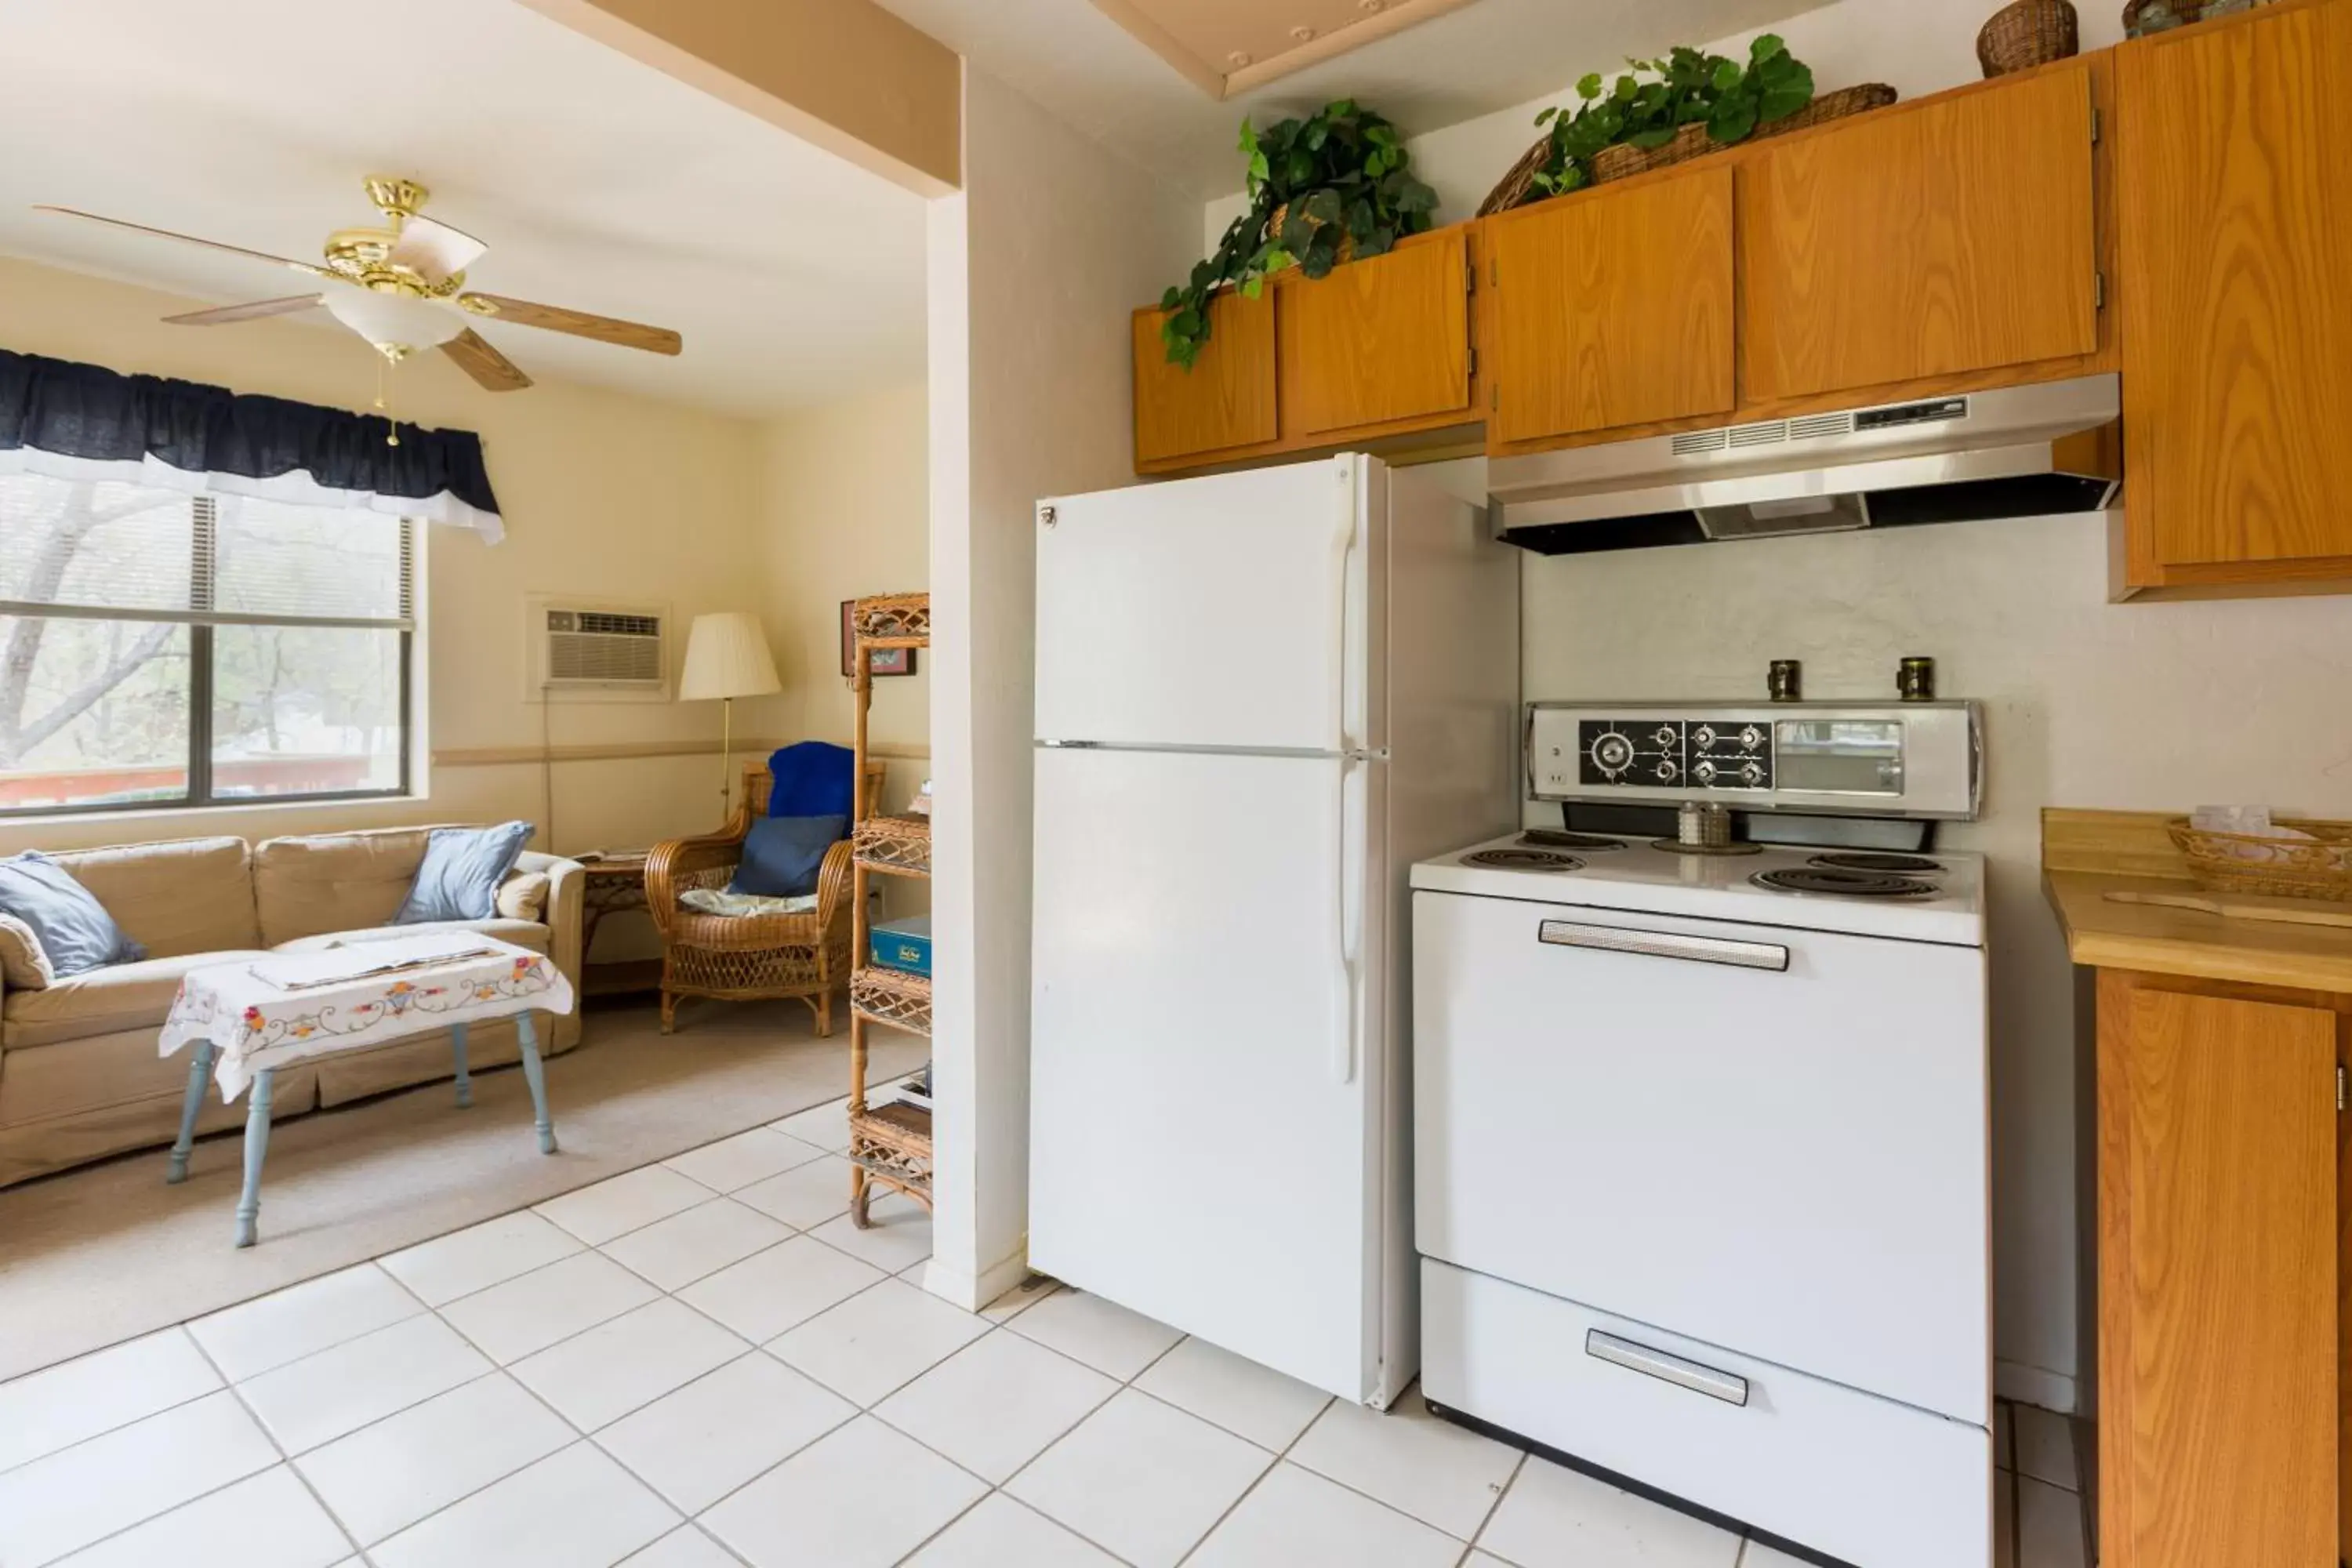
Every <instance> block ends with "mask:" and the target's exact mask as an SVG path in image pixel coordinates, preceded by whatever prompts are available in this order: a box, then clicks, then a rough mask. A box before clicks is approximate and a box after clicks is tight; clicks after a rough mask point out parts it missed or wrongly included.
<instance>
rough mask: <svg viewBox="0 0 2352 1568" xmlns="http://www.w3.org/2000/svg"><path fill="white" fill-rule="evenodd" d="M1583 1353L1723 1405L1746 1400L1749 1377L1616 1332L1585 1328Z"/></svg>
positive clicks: (1736, 1403) (1740, 1403) (1737, 1403)
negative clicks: (1628, 1338) (1661, 1349)
mask: <svg viewBox="0 0 2352 1568" xmlns="http://www.w3.org/2000/svg"><path fill="white" fill-rule="evenodd" d="M1584 1353H1585V1354H1586V1355H1589V1356H1593V1357H1595V1358H1597V1359H1599V1360H1601V1361H1605V1362H1607V1363H1610V1364H1611V1365H1612V1366H1622V1367H1623V1368H1624V1369H1625V1370H1626V1371H1628V1372H1638V1373H1642V1374H1643V1375H1644V1376H1646V1377H1654V1378H1656V1379H1658V1380H1659V1381H1660V1382H1662V1383H1671V1384H1674V1385H1675V1387H1676V1388H1687V1389H1689V1390H1690V1391H1691V1392H1692V1393H1693V1394H1706V1396H1707V1397H1708V1398H1709V1399H1720V1400H1722V1401H1723V1402H1724V1403H1725V1404H1726V1405H1746V1404H1747V1403H1748V1380H1747V1379H1746V1378H1744V1377H1735V1376H1733V1375H1732V1374H1731V1373H1727V1372H1717V1371H1716V1370H1715V1368H1713V1367H1711V1366H1701V1365H1700V1364H1699V1363H1696V1362H1695V1361H1685V1360H1684V1359H1683V1358H1682V1357H1680V1356H1678V1355H1668V1354H1667V1353H1666V1352H1664V1351H1654V1350H1652V1349H1650V1348H1649V1347H1648V1346H1646V1345H1637V1344H1635V1343H1634V1342H1633V1341H1631V1340H1621V1339H1619V1338H1618V1337H1617V1336H1616V1335H1615V1334H1604V1333H1602V1332H1601V1331H1600V1330H1599V1329H1587V1330H1586V1331H1584Z"/></svg>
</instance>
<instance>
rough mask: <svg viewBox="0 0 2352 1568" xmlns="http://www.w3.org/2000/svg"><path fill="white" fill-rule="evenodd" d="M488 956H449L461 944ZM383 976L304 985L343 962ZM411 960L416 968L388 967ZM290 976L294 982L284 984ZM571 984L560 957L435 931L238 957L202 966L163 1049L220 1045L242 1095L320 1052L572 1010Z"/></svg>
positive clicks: (230, 1095) (167, 1026)
mask: <svg viewBox="0 0 2352 1568" xmlns="http://www.w3.org/2000/svg"><path fill="white" fill-rule="evenodd" d="M459 948H466V949H475V950H479V952H478V956H474V957H465V958H450V957H447V956H446V954H447V953H449V952H452V951H453V950H456V949H459ZM338 959H342V960H349V961H351V966H352V967H360V966H362V964H363V965H364V966H367V967H373V968H375V969H377V970H378V973H373V974H363V975H358V976H355V977H352V978H350V979H338V980H332V981H328V982H325V983H321V984H300V982H301V981H304V980H308V979H315V978H316V977H317V976H318V975H319V974H320V973H322V972H325V971H329V970H331V969H333V968H334V967H336V963H335V961H336V960H338ZM403 962H409V963H414V964H415V967H410V968H402V969H387V968H386V967H385V966H387V965H391V964H394V963H403ZM279 982H287V984H279ZM571 1011H572V984H571V982H569V981H567V980H566V979H564V978H563V972H562V970H559V969H558V968H556V967H555V964H554V962H553V961H552V960H551V959H549V958H547V957H545V956H543V955H542V954H540V953H536V952H531V951H530V949H529V948H523V947H517V946H515V945H514V944H513V943H512V942H500V941H499V940H498V939H497V938H496V937H488V936H482V937H476V936H465V937H462V938H460V937H453V936H451V935H446V934H441V933H435V934H433V935H430V936H417V937H401V938H391V939H387V940H383V941H371V942H352V943H349V944H346V945H344V946H341V947H335V948H328V949H323V950H320V951H318V952H310V953H303V954H299V955H296V954H283V955H276V956H273V957H270V958H253V959H239V960H237V961H236V962H235V963H215V964H208V965H206V966H205V968H202V969H192V970H190V971H189V972H188V973H187V975H186V977H185V978H184V979H183V980H182V981H181V982H180V994H179V996H178V998H177V999H175V1000H174V1001H173V1004H172V1014H171V1016H170V1017H169V1018H167V1019H165V1020H164V1023H163V1040H162V1051H163V1055H164V1056H167V1057H168V1056H170V1055H171V1054H172V1053H173V1052H174V1051H176V1050H178V1049H179V1048H180V1047H183V1046H184V1045H187V1044H189V1043H190V1042H191V1041H194V1040H202V1039H209V1040H211V1041H212V1042H213V1044H214V1046H215V1047H216V1054H215V1060H214V1067H213V1080H214V1081H215V1083H217V1084H218V1085H219V1086H220V1092H221V1099H222V1100H224V1101H227V1100H235V1099H236V1097H237V1096H238V1095H240V1094H242V1093H244V1092H245V1089H246V1086H247V1084H249V1083H251V1082H252V1081H253V1079H254V1075H255V1074H257V1073H259V1072H262V1071H264V1070H267V1069H268V1068H281V1067H285V1066H286V1065H288V1064H289V1063H290V1062H299V1061H306V1060H308V1059H310V1058H312V1057H323V1056H332V1055H334V1054H335V1053H337V1052H339V1051H353V1050H362V1049H365V1048H366V1047H370V1046H376V1045H382V1044H383V1043H384V1042H385V1041H388V1040H395V1039H400V1038H402V1037H406V1036H411V1035H420V1034H427V1033H430V1032H432V1031H434V1030H436V1029H446V1028H447V1027H449V1026H451V1025H453V1024H466V1023H473V1022H477V1021H478V1020H481V1019H485V1018H509V1017H512V1016H514V1015H516V1014H517V1013H522V1012H546V1013H569V1012H571Z"/></svg>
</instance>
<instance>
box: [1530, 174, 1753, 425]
mask: <svg viewBox="0 0 2352 1568" xmlns="http://www.w3.org/2000/svg"><path fill="white" fill-rule="evenodd" d="M1485 244H1486V253H1487V255H1488V256H1490V257H1492V258H1494V266H1493V268H1492V269H1491V271H1490V281H1491V284H1492V287H1493V289H1494V291H1495V292H1494V300H1493V302H1492V315H1491V317H1490V320H1491V321H1492V322H1493V324H1494V341H1493V342H1492V343H1491V344H1490V345H1489V349H1490V353H1491V355H1492V368H1491V370H1490V372H1489V385H1490V386H1491V387H1492V388H1493V398H1492V403H1491V407H1490V410H1489V413H1488V415H1487V421H1486V438H1487V445H1488V447H1490V448H1491V447H1498V446H1502V445H1505V444H1507V443H1509V442H1513V441H1527V440H1534V439H1538V438H1539V437H1546V436H1573V435H1579V434H1581V433H1583V432H1585V431H1589V430H1608V429H1613V428H1615V427H1617V426H1625V425H1646V424H1650V423H1653V422H1654V421H1658V420H1667V419H1686V418H1692V417H1696V416H1704V415H1713V414H1728V413H1730V412H1731V406H1732V401H1733V391H1734V389H1733V384H1732V363H1731V331H1732V329H1731V171H1730V170H1729V169H1728V168H1727V167H1725V166H1723V165H1722V164H1720V163H1717V164H1716V165H1715V166H1712V167H1704V168H1698V169H1694V170H1691V171H1690V172H1688V173H1685V174H1674V175H1670V176H1667V177H1665V178H1663V179H1656V180H1644V181H1643V182H1641V183H1639V184H1632V185H1628V186H1625V187H1623V188H1622V189H1614V190H1612V189H1610V188H1608V187H1606V186H1604V187H1602V188H1601V189H1599V190H1593V191H1583V192H1579V193H1578V194H1576V195H1570V196H1562V197H1559V199H1557V200H1554V201H1549V202H1543V203H1540V204H1538V205H1535V206H1531V207H1523V208H1521V209H1520V210H1519V211H1517V212H1513V213H1506V214H1504V215H1502V216H1499V217H1496V218H1493V219H1491V220H1489V226H1488V227H1487V230H1486V241H1485Z"/></svg>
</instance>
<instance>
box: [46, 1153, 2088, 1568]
mask: <svg viewBox="0 0 2352 1568" xmlns="http://www.w3.org/2000/svg"><path fill="white" fill-rule="evenodd" d="M843 1142H845V1134H844V1131H843V1127H842V1117H841V1110H840V1108H839V1107H838V1106H827V1107H821V1108H819V1109H818V1110H812V1111H807V1112H803V1114H801V1115H799V1116H795V1117H791V1118H788V1119H786V1120H785V1121H781V1122H778V1123H776V1124H775V1126H774V1127H773V1128H768V1129H760V1130H757V1131H752V1132H747V1133H744V1134H742V1135H740V1136H739V1137H735V1138H730V1139H726V1140H724V1141H722V1142H718V1143H713V1144H711V1145H709V1147H707V1148H703V1149H698V1150H696V1151H694V1152H691V1153H688V1154H685V1155H681V1156H679V1157H678V1158H677V1159H675V1160H671V1161H668V1162H666V1163H663V1164H660V1165H655V1166H648V1167H646V1169H644V1170H641V1171H634V1172H631V1173H627V1174H625V1175H622V1176H618V1177H615V1178H614V1179H613V1180H611V1181H607V1182H604V1183H601V1184H598V1185H596V1186H593V1187H588V1188H585V1189H583V1190H582V1191H579V1192H576V1193H571V1194H565V1195H564V1196H562V1197H559V1198H556V1199H553V1200H551V1201H550V1202H548V1203H546V1204H542V1205H540V1207H539V1208H538V1209H537V1210H535V1211H532V1212H530V1213H526V1214H516V1215H507V1216H505V1217H504V1218H501V1219H495V1220H491V1221H489V1222H488V1223H487V1224H484V1225H479V1226H474V1227H473V1228H472V1229H470V1230H466V1231H461V1232H459V1233H457V1234H456V1235H454V1236H447V1237H441V1238H440V1239H438V1240H436V1241H431V1242H427V1243H425V1245H423V1246H421V1247H412V1248H410V1249H409V1250H407V1251H405V1252H402V1253H396V1254H394V1255H393V1256H392V1257H389V1258H382V1259H379V1260H377V1261H376V1262H374V1263H369V1264H363V1265H362V1266H360V1267H359V1268H351V1269H347V1270H344V1271H343V1272H342V1273H340V1274H335V1275H331V1276H329V1277H327V1278H325V1279H314V1280H311V1281H309V1282H308V1283H306V1284H302V1285H298V1286H295V1287H292V1288H291V1289H286V1290H282V1291H279V1292H278V1293H277V1294H276V1295H273V1296H268V1297H264V1298H262V1299H261V1300H256V1301H251V1302H247V1303H246V1304H245V1305H243V1306H239V1307H236V1308H232V1309H230V1310H227V1311H225V1312H221V1313H217V1314H215V1316H213V1317H210V1318H205V1319H200V1320H198V1321H195V1322H193V1323H190V1324H187V1325H185V1326H184V1327H183V1328H176V1329H170V1330H166V1331H163V1332H162V1333H158V1334H152V1335H150V1336H148V1337H147V1338H145V1339H142V1340H136V1341H132V1342H130V1343H127V1344H122V1345H118V1346H115V1347H114V1348H112V1349H110V1350H106V1351H101V1352H98V1353H97V1354H95V1355H91V1356H87V1357H84V1358H83V1359H81V1360H79V1361H77V1362H71V1363H66V1364H65V1365H62V1366H58V1367H52V1368H50V1369H48V1370H47V1371H45V1372H40V1373H34V1374H32V1375H31V1376H29V1377H25V1378H20V1379H18V1380H17V1381H16V1382H15V1383H12V1384H0V1564H5V1565H6V1568H40V1565H42V1564H47V1563H70V1564H72V1565H73V1568H146V1565H148V1564H156V1563H172V1564H173V1565H174V1568H213V1565H215V1564H217V1565H220V1568H231V1565H234V1568H363V1565H371V1564H372V1565H373V1568H477V1565H479V1568H493V1565H495V1568H615V1565H625V1568H730V1565H735V1568H740V1565H741V1564H746V1563H748V1564H751V1568H771V1565H775V1568H782V1565H784V1564H792V1565H794V1568H799V1565H803V1564H838V1565H841V1568H888V1565H889V1564H893V1563H906V1564H909V1565H911V1568H1105V1565H1116V1564H1118V1563H1127V1564H1130V1565H1132V1568H1173V1565H1174V1564H1177V1563H1184V1564H1187V1565H1189V1568H1300V1565H1314V1564H1334V1565H1339V1564H1345V1565H1348V1568H1358V1565H1360V1568H1424V1565H1425V1568H1618V1565H1625V1568H1631V1565H1632V1564H1635V1563H1640V1564H1643V1565H1645V1568H1789V1565H1790V1563H1792V1562H1793V1560H1792V1559H1790V1558H1788V1557H1785V1556H1783V1555H1782V1554H1780V1553H1779V1552H1773V1551H1771V1550H1770V1549H1769V1548H1768V1547H1766V1546H1764V1545H1762V1544H1760V1543H1757V1542H1746V1543H1743V1542H1741V1541H1740V1540H1739V1539H1738V1537H1736V1536H1733V1535H1730V1534H1727V1533H1725V1532H1724V1531H1719V1530H1717V1529H1715V1528H1714V1527H1713V1526H1711V1525H1707V1524H1705V1523H1702V1522H1699V1521H1695V1520H1692V1519H1690V1518H1688V1517H1686V1516H1685V1515H1682V1514H1679V1513H1675V1512H1673V1511H1670V1510H1665V1509H1662V1508H1659V1507H1657V1506H1655V1505H1654V1504H1652V1503H1649V1502H1647V1501H1644V1500H1641V1499H1638V1498H1634V1497H1632V1496H1629V1495H1628V1494H1626V1493H1623V1492H1621V1491H1618V1490H1616V1489H1613V1488H1611V1487H1608V1486H1605V1485H1602V1484H1601V1483H1600V1482H1597V1481H1594V1480H1591V1479H1589V1478H1587V1477H1584V1476H1582V1475H1580V1474H1577V1473H1575V1472H1572V1471H1570V1470H1566V1469H1562V1468H1559V1467H1557V1466H1554V1465H1552V1464H1549V1463H1548V1462H1546V1461H1545V1460H1543V1459H1541V1458H1529V1457H1527V1456H1525V1455H1522V1454H1521V1453H1519V1452H1518V1451H1517V1449H1515V1448H1512V1447H1507V1446H1505V1445H1503V1444H1500V1443H1495V1442H1491V1441H1489V1440H1487V1439H1486V1438H1485V1437H1481V1436H1475V1435H1474V1434H1472V1433H1469V1432H1465V1431H1464V1430H1462V1429H1460V1428H1458V1427H1455V1426H1449V1425H1446V1424H1444V1423H1442V1422H1439V1421H1437V1420H1435V1419H1433V1417H1431V1416H1430V1415H1429V1414H1428V1412H1427V1411H1426V1409H1425V1408H1423V1405H1421V1403H1420V1399H1419V1397H1418V1395H1417V1394H1410V1395H1408V1396H1407V1397H1406V1398H1405V1399H1404V1400H1403V1401H1402V1402H1401V1403H1400V1405H1399V1407H1398V1408H1397V1409H1396V1410H1395V1411H1394V1412H1391V1413H1390V1414H1388V1415H1376V1414H1373V1413H1372V1412H1370V1411H1366V1410H1362V1409H1359V1408H1356V1407H1354V1406H1350V1405H1340V1404H1338V1403H1335V1402H1334V1401H1331V1400H1329V1399H1327V1398H1326V1397H1325V1396H1324V1395H1322V1394H1318V1393H1317V1392H1315V1391H1314V1390H1312V1389H1309V1388H1307V1387H1305V1386H1304V1385H1303V1384H1297V1383H1293V1382H1291V1381H1290V1380H1289V1379H1287V1378H1284V1377H1281V1376H1278V1375H1276V1374H1275V1373H1270V1372H1267V1371H1266V1370H1265V1369H1264V1368H1262V1367H1258V1366H1256V1365H1254V1364H1253V1363H1248V1362H1245V1361H1243V1360H1240V1359H1239V1358H1237V1357H1235V1356H1233V1355H1230V1354H1228V1353H1226V1352H1223V1351H1220V1350H1217V1349H1215V1348H1214V1347H1213V1346H1210V1345H1206V1344H1203V1343H1202V1342H1199V1341H1195V1340H1188V1339H1185V1338H1184V1337H1183V1336H1181V1334H1179V1333H1177V1332H1176V1331H1174V1330H1171V1329H1168V1328H1164V1327H1162V1326H1161V1325H1160V1324H1158V1323H1154V1322H1151V1321H1148V1320H1145V1319H1142V1318H1139V1317H1137V1316H1136V1315H1135V1314H1133V1313H1131V1312H1128V1311H1126V1310H1122V1309H1120V1308H1118V1307H1116V1306H1113V1305H1111V1304H1110V1303H1108V1302H1107V1301H1103V1300H1099V1299H1097V1298H1095V1297H1091V1296H1086V1295H1081V1294H1078V1293H1076V1292H1073V1291H1068V1290H1058V1289H1054V1288H1053V1287H1052V1286H1050V1285H1049V1284H1045V1283H1042V1282H1034V1281H1033V1282H1032V1283H1031V1284H1030V1285H1029V1286H1026V1287H1024V1289H1020V1290H1017V1291H1014V1292H1013V1293H1012V1294H1011V1295H1009V1296H1007V1297H1006V1298H1005V1299H1004V1300H1001V1301H999V1302H996V1303H994V1304H993V1305H992V1306H991V1307H990V1308H989V1309H988V1310H986V1311H985V1312H982V1313H980V1314H971V1313H966V1312H962V1311H960V1310H955V1309H953V1308H951V1307H949V1306H947V1305H946V1304H945V1303H943V1302H941V1301H940V1300H937V1299H936V1298H934V1297H931V1296H929V1295H927V1294H926V1293H924V1292H923V1291H922V1290H921V1289H919V1288H918V1287H917V1285H916V1284H915V1283H913V1280H912V1277H913V1276H916V1275H919V1272H920V1269H921V1266H922V1264H923V1262H924V1260H925V1258H927V1257H928V1255H929V1248H930V1236H929V1221H928V1220H927V1219H926V1218H925V1217H924V1216H923V1215H921V1212H920V1211H919V1209H917V1208H915V1207H914V1205H909V1204H906V1203H904V1202H902V1201H885V1202H881V1203H878V1204H877V1205H876V1210H875V1212H876V1217H877V1221H878V1222H879V1224H878V1225H877V1228H876V1229H874V1230H871V1231H866V1232H860V1231H857V1230H856V1229H854V1228H853V1227H851V1226H850V1225H849V1224H848V1221H847V1218H846V1216H845V1213H844V1210H845V1206H846V1197H847V1189H848V1178H847V1170H846V1167H845V1165H844V1164H843V1163H842V1161H841V1160H840V1159H839V1158H838V1156H837V1154H835V1153H834V1152H829V1151H831V1150H837V1149H838V1148H839V1147H840V1146H841V1145H842V1143H843ZM264 1245H265V1246H266V1245H267V1243H266V1242H265V1243H264ZM2003 1415H2004V1416H2005V1417H2007V1418H2008V1419H2006V1420H2004V1422H2003V1424H2002V1429H2001V1432H2000V1435H1999V1440H2000V1453H2001V1458H2002V1462H2003V1472H2002V1475H2001V1477H2000V1481H2001V1489H2000V1499H2001V1509H2000V1511H2001V1523H2002V1528H2003V1530H2004V1531H2005V1532H2006V1536H2005V1539H2004V1541H2003V1543H2002V1545H2003V1551H2002V1554H2001V1557H2000V1568H2084V1565H2085V1564H2086V1563H2088V1562H2089V1560H2090V1559H2089V1556H2088V1553H2087V1552H2086V1550H2085V1544H2084V1520H2083V1509H2082V1504H2081V1499H2080V1497H2079V1495H2078V1494H2079V1492H2080V1481H2079V1475H2080V1470H2079V1465H2078V1459H2077V1455H2078V1451H2079V1452H2084V1453H2087V1449H2081V1450H2078V1447H2077V1436H2076V1433H2075V1432H2074V1429H2073V1428H2072V1427H2070V1426H2069V1424H2068V1423H2066V1422H2065V1421H2064V1420H2063V1418H2061V1417H2058V1416H2053V1415H2048V1414H2047V1413H2045V1412H2042V1411H2036V1410H2030V1409H2024V1408H2017V1409H2015V1410H2013V1411H2012V1410H2011V1408H2010V1407H2008V1406H2003ZM2012 1460H2013V1463H2012Z"/></svg>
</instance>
